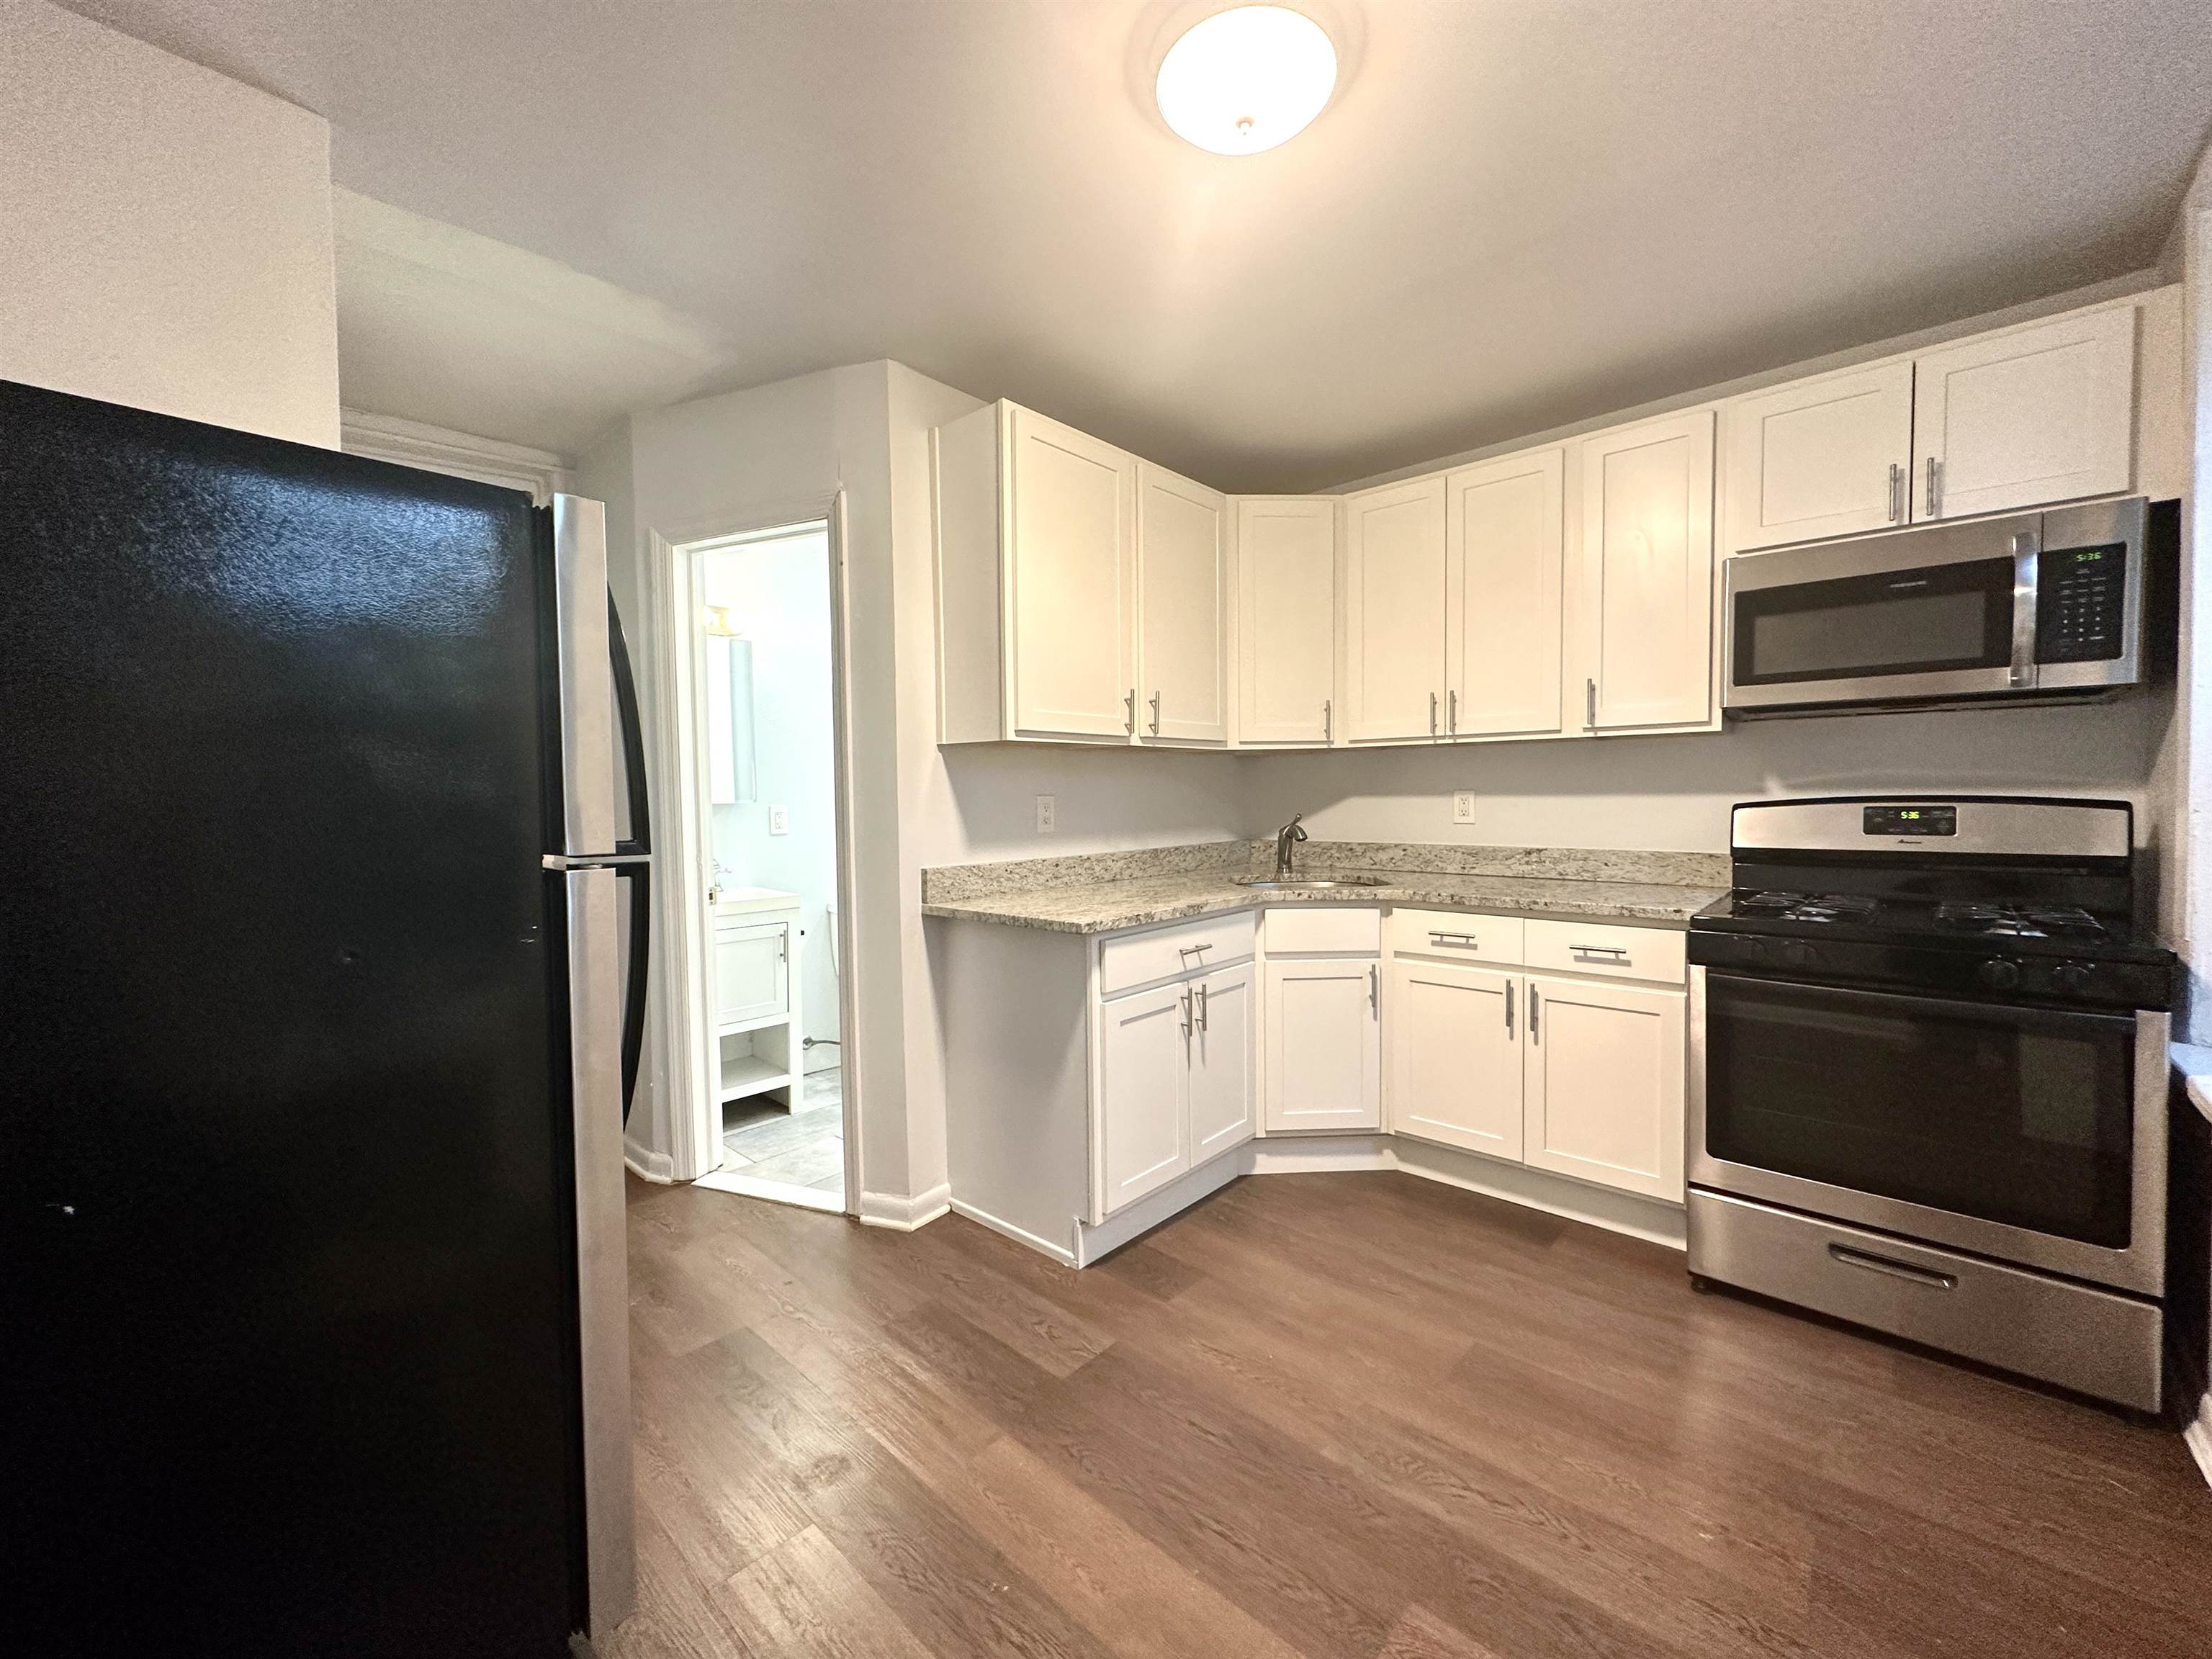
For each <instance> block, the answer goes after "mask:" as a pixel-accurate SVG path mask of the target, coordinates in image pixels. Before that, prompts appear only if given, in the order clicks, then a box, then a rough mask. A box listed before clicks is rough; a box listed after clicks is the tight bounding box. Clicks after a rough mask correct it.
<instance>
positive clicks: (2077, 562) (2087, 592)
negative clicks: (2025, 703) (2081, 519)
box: [2035, 542, 2128, 662]
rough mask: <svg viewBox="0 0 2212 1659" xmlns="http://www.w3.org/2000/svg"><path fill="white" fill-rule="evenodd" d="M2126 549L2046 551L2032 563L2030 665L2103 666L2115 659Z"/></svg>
mask: <svg viewBox="0 0 2212 1659" xmlns="http://www.w3.org/2000/svg"><path fill="white" fill-rule="evenodd" d="M2127 586H2128V549H2127V544H2126V543H2124V542H2110V543H2107V544H2105V545H2104V546H2101V547H2059V548H2045V550H2044V552H2043V556H2042V557H2041V558H2040V559H2039V561H2038V562H2037V570H2036V595H2035V659H2036V661H2038V662H2108V661H2110V660H2112V659H2113V658H2115V657H2118V655H2119V654H2120V651H2121V646H2122V641H2121V638H2120V635H2121V633H2122V631H2123V621H2124V615H2125V611H2126V609H2127Z"/></svg>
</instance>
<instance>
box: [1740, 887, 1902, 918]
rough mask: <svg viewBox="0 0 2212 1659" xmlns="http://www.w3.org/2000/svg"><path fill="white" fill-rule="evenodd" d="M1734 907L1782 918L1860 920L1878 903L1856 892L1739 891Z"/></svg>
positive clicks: (1867, 915) (1872, 910) (1756, 913)
mask: <svg viewBox="0 0 2212 1659" xmlns="http://www.w3.org/2000/svg"><path fill="white" fill-rule="evenodd" d="M1735 908H1737V909H1738V910H1741V911H1744V912H1747V913H1748V914H1750V915H1759V916H1779V917H1781V918H1782V919H1783V920H1784V921H1865V920H1866V919H1867V918H1868V917H1869V916H1871V915H1874V913H1875V909H1876V908H1879V907H1878V906H1877V905H1876V903H1875V901H1874V900H1872V899H1870V898H1865V897H1862V896H1859V895H1857V894H1855V893H1792V892H1780V891H1778V892H1771V893H1740V894H1738V895H1737V896H1736V899H1735Z"/></svg>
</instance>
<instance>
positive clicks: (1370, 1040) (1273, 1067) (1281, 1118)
mask: <svg viewBox="0 0 2212 1659" xmlns="http://www.w3.org/2000/svg"><path fill="white" fill-rule="evenodd" d="M1381 971H1382V970H1381V966H1380V964H1379V963H1377V962H1376V959H1375V958H1374V957H1316V958H1309V959H1301V960H1297V961H1290V962H1270V963H1268V964H1267V1130H1268V1133H1271V1134H1299V1133H1308V1132H1310V1131H1314V1130H1335V1129H1379V1128H1381V1127H1383V1043H1382V1026H1381V1023H1380V1018H1379V1010H1380V1008H1381V1006H1382V987H1381V983H1380V980H1379V977H1378V975H1380V973H1381Z"/></svg>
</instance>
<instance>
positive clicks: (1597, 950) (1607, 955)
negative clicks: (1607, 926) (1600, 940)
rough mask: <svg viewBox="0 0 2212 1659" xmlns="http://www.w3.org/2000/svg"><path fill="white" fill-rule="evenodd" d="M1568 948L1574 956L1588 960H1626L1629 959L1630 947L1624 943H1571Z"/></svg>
mask: <svg viewBox="0 0 2212 1659" xmlns="http://www.w3.org/2000/svg"><path fill="white" fill-rule="evenodd" d="M1567 950H1568V951H1569V952H1570V953H1571V954H1572V955H1573V956H1575V957H1578V958H1580V959H1581V960H1583V961H1586V962H1589V961H1595V962H1626V961H1627V960H1628V947H1627V946H1626V945H1569V946H1567Z"/></svg>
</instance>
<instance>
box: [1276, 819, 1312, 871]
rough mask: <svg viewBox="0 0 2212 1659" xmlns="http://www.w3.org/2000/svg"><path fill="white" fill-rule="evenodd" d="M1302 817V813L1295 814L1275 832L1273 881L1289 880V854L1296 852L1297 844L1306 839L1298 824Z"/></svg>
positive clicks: (1302, 827)
mask: <svg viewBox="0 0 2212 1659" xmlns="http://www.w3.org/2000/svg"><path fill="white" fill-rule="evenodd" d="M1303 817H1305V814H1304V813H1303V812H1299V813H1297V814H1295V815H1294V816H1293V817H1291V821H1290V822H1289V823H1286V824H1285V825H1284V826H1283V827H1282V828H1281V829H1278V830H1276V831H1275V879H1276V880H1277V881H1288V880H1289V879H1290V878H1291V854H1292V853H1293V852H1294V851H1295V850H1296V848H1297V844H1298V843H1299V842H1302V841H1304V839H1305V838H1306V832H1305V829H1304V826H1303V825H1301V824H1300V823H1299V822H1298V820H1299V819H1301V818H1303Z"/></svg>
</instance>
